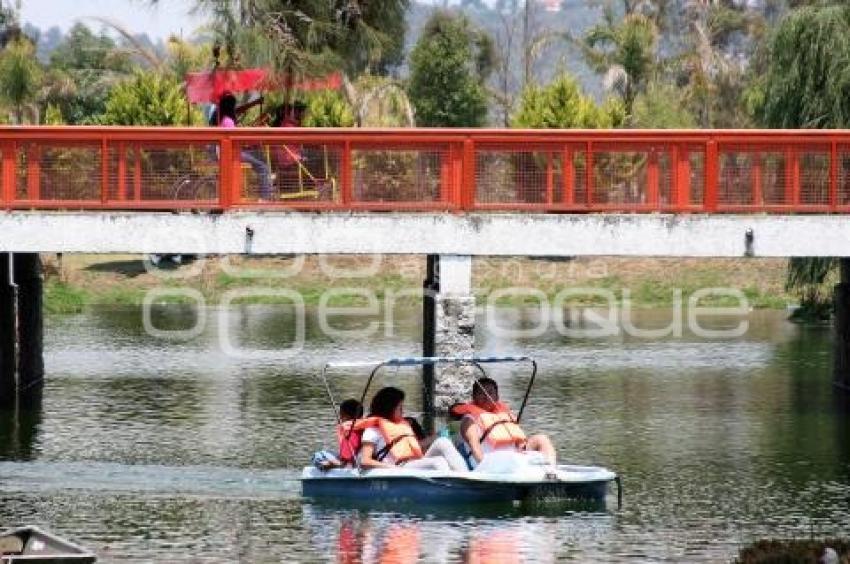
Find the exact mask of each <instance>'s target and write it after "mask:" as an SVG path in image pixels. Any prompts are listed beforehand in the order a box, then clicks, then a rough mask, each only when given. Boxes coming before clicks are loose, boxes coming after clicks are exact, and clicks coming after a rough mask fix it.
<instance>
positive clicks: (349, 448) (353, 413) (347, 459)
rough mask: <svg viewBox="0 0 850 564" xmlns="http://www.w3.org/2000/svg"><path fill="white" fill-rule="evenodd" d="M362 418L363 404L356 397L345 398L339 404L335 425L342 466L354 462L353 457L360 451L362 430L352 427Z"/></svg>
mask: <svg viewBox="0 0 850 564" xmlns="http://www.w3.org/2000/svg"><path fill="white" fill-rule="evenodd" d="M362 418H363V404H361V403H360V402H359V401H357V400H356V399H347V400H345V401H344V402H342V403H341V404H339V420H340V424H339V425H337V427H336V438H337V442H338V443H339V460H340V462H341V463H342V465H343V466H347V465H352V464H354V457H355V456H357V453H358V452H359V451H360V439H361V437H362V436H363V431H358V430H354V429H352V427H353V426H354V422H355V421H357V420H358V419H362Z"/></svg>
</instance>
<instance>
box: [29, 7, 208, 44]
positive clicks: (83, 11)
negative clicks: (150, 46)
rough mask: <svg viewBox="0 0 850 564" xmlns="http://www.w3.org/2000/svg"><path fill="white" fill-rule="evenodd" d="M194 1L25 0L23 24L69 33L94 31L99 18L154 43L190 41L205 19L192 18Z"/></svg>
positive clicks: (97, 25)
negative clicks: (80, 26)
mask: <svg viewBox="0 0 850 564" xmlns="http://www.w3.org/2000/svg"><path fill="white" fill-rule="evenodd" d="M192 5H193V2H192V1H191V0H160V2H159V5H158V6H157V7H154V8H151V7H149V6H148V5H147V2H145V0H22V1H21V21H23V22H24V23H26V22H29V23H31V24H33V25H34V26H36V27H40V28H41V29H42V30H47V29H48V28H50V27H53V26H55V25H56V26H59V27H60V28H62V29H63V30H67V29H68V28H70V27H71V26H72V25H74V23H76V22H77V21H82V22H83V23H85V24H87V25H88V26H89V27H92V28H95V29H97V28H99V27H100V25H99V24H98V23H97V22H94V21H92V20H88V19H86V18H87V17H91V16H99V17H102V18H108V19H110V20H115V22H116V23H119V24H121V25H122V26H124V27H126V28H128V29H130V30H131V31H133V32H137V33H147V34H148V35H150V37H151V38H152V39H154V40H156V39H157V38H162V39H166V38H168V36H169V35H171V34H174V35H178V36H179V35H180V34H181V31H182V34H183V37H190V36H191V35H192V32H193V31H194V30H195V29H197V28H198V27H199V26H200V25H201V19H200V18H199V17H197V16H191V15H190V14H189V11H190V9H191V7H192Z"/></svg>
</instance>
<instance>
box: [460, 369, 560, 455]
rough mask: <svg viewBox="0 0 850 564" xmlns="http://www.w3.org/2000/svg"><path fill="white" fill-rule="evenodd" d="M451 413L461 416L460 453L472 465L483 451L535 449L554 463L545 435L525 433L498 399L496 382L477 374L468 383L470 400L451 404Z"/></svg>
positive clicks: (552, 450) (550, 443)
mask: <svg viewBox="0 0 850 564" xmlns="http://www.w3.org/2000/svg"><path fill="white" fill-rule="evenodd" d="M449 412H450V414H451V415H452V417H454V418H456V419H460V420H461V424H460V435H461V437H462V439H463V448H462V449H461V450H465V451H466V452H465V453H464V454H466V455H467V457H466V458H467V461H468V462H469V463H470V467H472V468H474V467H475V466H476V465H477V464H478V463H480V462H481V460H482V459H483V458H484V455H486V454H488V453H490V452H494V451H498V450H516V451H536V452H539V453H540V454H541V455H542V456H543V457H544V458H545V460H546V462H547V463H548V464H551V465H552V466H554V465H555V459H556V456H555V448H554V447H553V446H552V441H550V440H549V437H547V436H546V435H532V436H530V437H526V435H525V433H524V432H523V430H522V428H520V426H519V424H518V423H517V420H516V416H514V414H513V413H511V410H510V408H509V407H508V406H507V405H506V404H504V403H502V402H501V401H499V385H498V384H497V383H496V381H495V380H493V379H492V378H479V379H478V380H476V381H475V383H474V384H473V385H472V402H470V403H460V404H455V405H453V406H452V407H451V408H450V410H449Z"/></svg>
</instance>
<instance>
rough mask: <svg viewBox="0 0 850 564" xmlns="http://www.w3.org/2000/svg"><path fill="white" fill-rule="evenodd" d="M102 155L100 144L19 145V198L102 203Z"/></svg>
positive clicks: (17, 193) (41, 143)
mask: <svg viewBox="0 0 850 564" xmlns="http://www.w3.org/2000/svg"><path fill="white" fill-rule="evenodd" d="M100 154H101V148H100V145H91V144H83V143H74V144H62V145H60V144H53V143H49V142H25V143H20V144H18V147H17V166H16V171H15V172H16V174H15V177H16V190H15V199H16V200H19V201H48V202H60V201H73V202H84V201H92V202H99V201H100V200H101V179H102V168H101V158H100Z"/></svg>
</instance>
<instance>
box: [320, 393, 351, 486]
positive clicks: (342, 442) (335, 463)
mask: <svg viewBox="0 0 850 564" xmlns="http://www.w3.org/2000/svg"><path fill="white" fill-rule="evenodd" d="M361 417H363V405H361V403H360V402H359V401H357V400H356V399H347V400H345V401H344V402H342V403H341V404H339V420H340V423H339V424H338V425H337V426H336V438H337V442H338V443H339V450H338V452H339V454H338V455H337V454H334V453H332V452H330V451H327V450H320V451H317V452H315V453H313V459H312V462H313V466H315V467H316V468H318V469H320V470H331V469H333V468H342V467H344V466H350V465H353V464H354V457H355V456H357V451H359V450H360V437H361V435H362V434H363V431H360V430H357V429H352V427H353V426H354V423H355V421H357V419H359V418H361Z"/></svg>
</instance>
